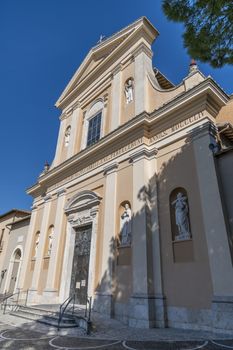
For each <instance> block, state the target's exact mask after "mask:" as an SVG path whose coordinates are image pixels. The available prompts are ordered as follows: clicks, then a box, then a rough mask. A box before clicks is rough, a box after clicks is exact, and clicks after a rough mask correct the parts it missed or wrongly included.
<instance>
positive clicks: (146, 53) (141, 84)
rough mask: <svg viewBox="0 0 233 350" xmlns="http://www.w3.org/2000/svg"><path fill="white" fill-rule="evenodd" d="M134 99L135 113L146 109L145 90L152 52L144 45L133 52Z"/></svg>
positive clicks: (146, 97) (146, 94)
mask: <svg viewBox="0 0 233 350" xmlns="http://www.w3.org/2000/svg"><path fill="white" fill-rule="evenodd" d="M134 67H135V68H134V69H135V71H134V77H135V82H134V89H135V90H134V94H135V96H134V100H135V115H138V114H140V113H142V112H143V111H147V109H148V108H147V107H148V106H147V105H148V100H147V99H148V91H147V79H148V78H147V73H148V72H152V73H153V71H152V52H151V50H149V48H147V47H146V46H144V45H142V46H141V47H139V48H138V49H137V50H136V52H135V53H134Z"/></svg>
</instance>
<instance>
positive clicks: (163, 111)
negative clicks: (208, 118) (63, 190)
mask: <svg viewBox="0 0 233 350" xmlns="http://www.w3.org/2000/svg"><path fill="white" fill-rule="evenodd" d="M203 96H204V97H205V101H206V103H207V100H208V99H207V96H211V99H212V100H214V101H215V103H216V104H217V106H218V107H219V108H221V106H222V105H224V104H225V103H226V102H227V101H228V100H229V97H228V96H227V95H226V94H225V93H224V92H223V91H222V90H221V89H220V88H219V87H218V86H217V85H216V84H215V83H214V82H213V81H212V80H211V79H210V78H207V79H206V80H205V81H203V82H201V83H200V84H199V85H196V86H195V87H193V88H192V89H190V90H189V91H187V92H186V93H183V94H182V95H179V96H177V97H176V98H175V99H173V100H171V101H170V102H168V103H167V104H166V105H164V106H162V107H161V108H159V109H158V110H155V111H154V112H152V113H151V114H148V113H147V112H143V113H141V114H139V115H137V116H135V117H134V118H132V119H131V120H129V121H128V122H126V123H125V124H123V125H121V126H119V127H118V128H117V129H116V130H114V131H112V132H110V133H109V134H108V135H106V136H104V137H103V138H102V139H101V140H99V142H98V143H96V144H95V145H93V146H91V147H88V148H85V149H84V150H82V151H80V152H79V153H78V154H76V155H74V156H73V157H71V158H69V159H67V160H66V161H64V162H63V163H61V164H59V165H58V166H57V167H54V168H52V169H50V170H49V171H48V172H47V173H46V174H44V175H42V176H40V177H39V179H38V183H37V184H35V185H34V186H32V187H31V188H29V189H28V191H27V193H28V194H32V193H35V192H38V191H39V190H40V188H41V187H42V188H43V187H44V188H46V183H50V182H51V181H56V178H57V177H58V176H60V174H61V173H65V172H66V171H67V170H68V169H71V168H74V169H76V168H77V164H78V163H81V162H82V161H83V160H86V159H92V157H93V156H95V155H96V154H100V153H101V151H102V150H103V149H105V148H107V147H109V146H110V145H112V144H114V143H115V144H116V141H119V140H120V139H121V141H124V140H127V139H128V135H129V132H130V134H131V135H132V131H133V130H139V129H140V131H141V132H144V133H145V134H146V133H148V130H150V128H151V126H152V125H153V127H154V126H156V124H157V123H158V124H159V125H160V126H161V125H163V123H164V125H167V124H168V123H169V121H170V122H171V125H172V123H174V119H173V116H174V112H176V113H177V111H178V110H181V109H183V108H185V107H187V106H190V105H191V104H190V102H191V101H194V100H198V98H202V97H203ZM211 99H210V101H208V103H211ZM201 103H202V104H203V98H202V100H201ZM166 127H167V126H166ZM118 143H119V142H118ZM52 179H53V180H52Z"/></svg>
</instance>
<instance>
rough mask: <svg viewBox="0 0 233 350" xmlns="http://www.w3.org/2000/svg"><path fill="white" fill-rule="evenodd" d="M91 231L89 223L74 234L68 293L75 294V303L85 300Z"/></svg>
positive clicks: (84, 301)
mask: <svg viewBox="0 0 233 350" xmlns="http://www.w3.org/2000/svg"><path fill="white" fill-rule="evenodd" d="M91 231H92V227H91V225H88V226H85V227H81V228H78V229H77V231H76V236H75V247H74V258H73V267H72V274H71V285H70V295H71V296H73V295H75V302H76V304H81V305H85V304H86V300H87V291H88V274H89V261H90V249H91Z"/></svg>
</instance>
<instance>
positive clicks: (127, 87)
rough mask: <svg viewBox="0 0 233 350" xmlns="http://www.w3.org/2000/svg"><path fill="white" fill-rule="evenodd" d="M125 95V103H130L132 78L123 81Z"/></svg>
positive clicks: (131, 98) (131, 99)
mask: <svg viewBox="0 0 233 350" xmlns="http://www.w3.org/2000/svg"><path fill="white" fill-rule="evenodd" d="M125 97H126V103H127V104H128V103H130V102H132V101H133V80H132V79H128V80H127V81H126V83H125Z"/></svg>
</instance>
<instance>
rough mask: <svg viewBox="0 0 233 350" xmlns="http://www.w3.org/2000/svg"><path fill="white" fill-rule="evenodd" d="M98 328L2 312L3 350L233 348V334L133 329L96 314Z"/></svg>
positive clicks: (0, 338)
mask: <svg viewBox="0 0 233 350" xmlns="http://www.w3.org/2000/svg"><path fill="white" fill-rule="evenodd" d="M93 318H94V321H95V323H97V326H96V328H95V329H94V331H93V332H92V334H91V335H90V336H86V335H85V334H84V332H83V331H82V330H81V329H79V328H73V329H68V330H62V331H60V332H58V331H57V330H56V329H55V328H54V327H49V326H46V325H43V324H39V323H36V322H33V321H27V320H23V319H21V318H18V317H15V316H11V315H9V314H6V315H3V314H2V312H0V349H5V350H16V349H17V350H52V349H53V350H54V349H57V350H94V349H99V350H100V349H102V350H123V349H124V350H125V349H126V350H127V349H128V350H152V349H153V350H162V349H166V350H197V349H203V350H209V349H212V350H219V349H225V350H226V349H228V350H229V349H233V335H232V336H230V335H223V334H221V335H220V334H213V333H211V332H200V331H189V330H179V329H133V328H129V327H127V326H125V325H122V324H121V323H120V322H118V321H116V320H106V319H105V318H103V317H101V316H100V315H99V314H95V313H94V314H93Z"/></svg>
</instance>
